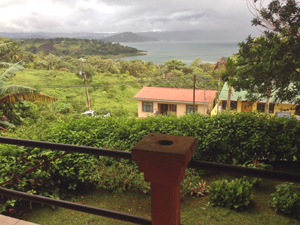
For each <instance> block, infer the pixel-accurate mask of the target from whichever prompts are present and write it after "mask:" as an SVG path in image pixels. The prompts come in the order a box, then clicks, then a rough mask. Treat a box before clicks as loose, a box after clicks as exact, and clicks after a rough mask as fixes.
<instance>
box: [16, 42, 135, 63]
mask: <svg viewBox="0 0 300 225" xmlns="http://www.w3.org/2000/svg"><path fill="white" fill-rule="evenodd" d="M19 46H20V48H21V49H22V50H24V51H29V52H31V53H37V52H40V51H44V52H50V53H52V54H55V55H58V56H61V55H71V56H73V57H76V56H81V55H99V56H112V57H108V58H114V56H120V55H123V56H128V55H138V54H140V53H138V50H137V49H136V48H132V47H128V46H123V45H120V44H119V43H111V42H104V41H101V40H88V39H75V38H51V39H44V38H33V39H22V40H20V41H19ZM106 58H107V57H106Z"/></svg>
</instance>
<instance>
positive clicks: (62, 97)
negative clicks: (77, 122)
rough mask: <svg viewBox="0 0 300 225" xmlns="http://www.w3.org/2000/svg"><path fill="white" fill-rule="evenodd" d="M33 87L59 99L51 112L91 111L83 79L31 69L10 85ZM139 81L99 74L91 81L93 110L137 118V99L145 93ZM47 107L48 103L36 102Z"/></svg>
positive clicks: (55, 72) (90, 89) (63, 73)
mask: <svg viewBox="0 0 300 225" xmlns="http://www.w3.org/2000/svg"><path fill="white" fill-rule="evenodd" d="M12 83H13V84H19V85H24V86H30V87H33V88H36V89H38V90H40V91H41V92H42V93H43V94H47V95H51V96H53V97H56V98H57V99H58V100H57V101H56V102H55V103H49V104H48V106H47V108H48V109H51V110H50V111H52V112H56V113H61V114H64V113H77V114H78V115H80V113H82V112H84V111H86V110H88V108H87V102H86V93H85V86H84V81H83V79H80V78H78V77H77V76H76V75H75V74H74V73H70V72H67V71H49V70H32V69H27V70H23V71H18V72H17V73H16V76H15V77H14V78H13V79H12V80H11V81H9V82H8V84H12ZM141 87H142V85H141V84H139V83H138V79H136V78H134V77H133V76H130V75H126V74H96V75H95V76H94V77H93V81H88V91H89V97H90V102H91V108H92V109H93V110H96V111H98V112H99V113H101V112H107V111H109V112H111V113H112V114H113V115H127V116H137V101H136V100H134V99H133V96H134V95H135V94H136V93H137V92H138V91H139V90H140V89H141ZM36 104H38V105H39V104H41V105H43V104H44V103H40V102H36Z"/></svg>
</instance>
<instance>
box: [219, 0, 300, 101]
mask: <svg viewBox="0 0 300 225" xmlns="http://www.w3.org/2000/svg"><path fill="white" fill-rule="evenodd" d="M261 17H262V18H263V19H264V20H267V21H270V22H271V23H272V24H273V25H274V28H273V29H272V30H266V31H264V33H263V35H262V36H260V37H258V38H252V37H251V36H249V37H248V38H247V39H246V41H245V42H242V43H240V44H239V47H240V49H239V53H238V55H237V58H236V61H233V60H228V61H227V63H232V64H233V68H234V69H232V70H231V71H226V72H224V73H223V74H222V78H223V80H225V81H228V83H229V84H230V85H231V86H232V87H233V88H234V89H235V90H236V91H240V90H247V91H248V94H247V98H248V99H249V101H258V100H262V99H270V98H271V97H274V98H275V101H277V102H285V101H286V102H293V103H296V104H299V103H300V98H299V97H298V96H300V51H299V49H300V34H299V31H300V6H299V4H298V3H297V2H296V1H294V0H286V1H284V2H283V1H279V0H272V1H271V2H270V4H269V5H268V7H267V8H263V9H262V10H261ZM252 24H253V25H255V26H260V27H265V25H264V24H263V21H262V20H259V19H257V18H256V19H255V20H253V21H252Z"/></svg>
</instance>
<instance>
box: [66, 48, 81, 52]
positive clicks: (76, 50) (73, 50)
mask: <svg viewBox="0 0 300 225" xmlns="http://www.w3.org/2000/svg"><path fill="white" fill-rule="evenodd" d="M81 50H82V49H81V48H73V49H69V51H70V52H78V51H81Z"/></svg>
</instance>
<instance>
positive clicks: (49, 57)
mask: <svg viewBox="0 0 300 225" xmlns="http://www.w3.org/2000/svg"><path fill="white" fill-rule="evenodd" d="M45 60H46V61H47V62H48V64H49V70H50V69H51V66H52V67H53V66H55V65H56V64H58V63H59V62H60V58H59V57H57V56H55V55H53V54H51V53H49V54H48V55H47V56H46V57H45Z"/></svg>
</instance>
